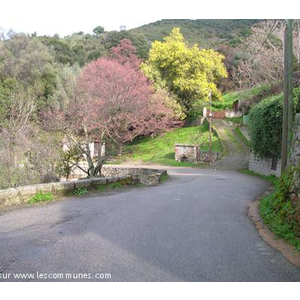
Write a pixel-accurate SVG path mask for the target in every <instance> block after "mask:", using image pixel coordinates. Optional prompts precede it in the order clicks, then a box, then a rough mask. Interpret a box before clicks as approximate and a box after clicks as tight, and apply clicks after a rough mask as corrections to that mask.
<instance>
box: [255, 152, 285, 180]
mask: <svg viewBox="0 0 300 300" xmlns="http://www.w3.org/2000/svg"><path fill="white" fill-rule="evenodd" d="M273 165H274V164H273ZM274 169H275V170H272V158H262V157H259V156H257V155H255V154H254V153H251V154H250V157H249V170H251V171H253V172H255V173H258V174H262V175H266V176H268V175H275V176H276V177H280V175H281V161H280V159H278V160H277V164H275V165H274Z"/></svg>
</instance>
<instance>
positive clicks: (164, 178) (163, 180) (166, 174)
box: [159, 173, 170, 183]
mask: <svg viewBox="0 0 300 300" xmlns="http://www.w3.org/2000/svg"><path fill="white" fill-rule="evenodd" d="M169 177H170V176H169V174H168V173H164V174H162V175H161V176H160V178H159V182H160V183H163V182H165V181H167V180H168V179H169Z"/></svg>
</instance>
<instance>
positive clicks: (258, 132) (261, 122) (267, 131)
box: [249, 88, 300, 157]
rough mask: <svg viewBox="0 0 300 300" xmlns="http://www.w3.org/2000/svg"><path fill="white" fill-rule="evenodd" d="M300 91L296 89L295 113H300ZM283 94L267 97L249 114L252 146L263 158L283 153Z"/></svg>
mask: <svg viewBox="0 0 300 300" xmlns="http://www.w3.org/2000/svg"><path fill="white" fill-rule="evenodd" d="M299 96H300V89H299V88H297V89H294V113H296V112H299ZM282 106H283V94H282V93H281V94H279V95H276V96H271V97H267V98H266V99H264V100H263V101H261V102H260V103H258V104H257V105H255V106H254V107H253V108H252V109H251V111H250V114H249V129H250V136H251V144H252V147H253V150H254V152H255V153H256V154H258V155H260V156H262V157H271V156H279V155H280V152H281V128H282Z"/></svg>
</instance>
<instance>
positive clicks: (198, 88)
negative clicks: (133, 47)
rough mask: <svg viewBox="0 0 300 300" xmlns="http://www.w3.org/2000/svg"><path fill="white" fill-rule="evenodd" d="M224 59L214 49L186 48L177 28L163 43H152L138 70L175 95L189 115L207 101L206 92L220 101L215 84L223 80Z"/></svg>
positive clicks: (225, 73)
mask: <svg viewBox="0 0 300 300" xmlns="http://www.w3.org/2000/svg"><path fill="white" fill-rule="evenodd" d="M223 59H224V56H223V55H221V54H219V53H218V52H216V51H214V50H211V49H209V50H205V49H201V50H200V49H199V48H198V46H197V45H194V46H193V47H188V45H187V44H186V43H185V41H184V38H183V35H182V34H181V33H180V28H173V30H172V33H171V34H170V35H169V36H167V37H166V38H165V39H164V42H159V41H155V42H154V43H153V44H152V47H151V49H150V53H149V59H148V61H146V62H145V63H144V64H143V65H142V70H143V71H144V73H145V74H146V76H147V77H148V78H150V79H151V80H153V81H154V82H155V84H156V86H157V87H160V88H164V89H168V90H169V91H170V92H171V93H173V94H175V95H176V96H177V98H178V99H179V102H180V104H181V106H182V108H183V110H184V111H185V112H186V114H188V115H191V114H193V113H194V112H195V109H196V107H198V106H199V104H200V103H202V102H203V101H205V100H207V98H208V97H207V96H208V94H209V92H212V95H213V98H214V99H220V98H221V93H220V91H219V90H218V88H217V83H218V81H219V80H220V79H221V78H226V77H227V72H226V68H225V66H224V64H223Z"/></svg>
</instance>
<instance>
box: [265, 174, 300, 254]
mask: <svg viewBox="0 0 300 300" xmlns="http://www.w3.org/2000/svg"><path fill="white" fill-rule="evenodd" d="M293 172H294V170H293V169H292V168H290V169H288V170H287V171H286V172H285V174H284V175H283V176H281V178H280V182H279V184H277V185H276V188H275V191H274V192H273V193H271V194H270V195H269V196H267V197H265V198H263V199H262V200H261V202H260V214H261V216H262V218H263V221H264V224H266V225H267V226H268V227H269V228H270V229H271V230H272V231H273V232H274V234H275V235H276V236H277V237H279V238H283V239H284V240H285V241H287V242H289V243H290V244H292V245H294V246H295V247H296V249H297V250H298V251H300V210H299V207H298V209H296V208H295V207H294V206H293V205H292V203H291V201H290V199H289V188H290V185H291V181H292V176H293Z"/></svg>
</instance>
